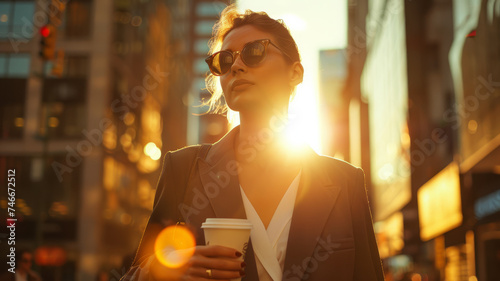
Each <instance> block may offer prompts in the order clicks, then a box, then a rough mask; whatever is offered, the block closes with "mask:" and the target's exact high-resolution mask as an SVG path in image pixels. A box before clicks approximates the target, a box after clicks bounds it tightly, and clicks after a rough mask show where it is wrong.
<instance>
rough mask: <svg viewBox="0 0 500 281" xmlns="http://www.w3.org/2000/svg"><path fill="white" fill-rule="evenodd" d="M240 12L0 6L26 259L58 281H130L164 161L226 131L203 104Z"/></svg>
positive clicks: (6, 162) (8, 153) (122, 2)
mask: <svg viewBox="0 0 500 281" xmlns="http://www.w3.org/2000/svg"><path fill="white" fill-rule="evenodd" d="M228 2H229V1H194V0H193V1H183V0H178V1H166V0H165V1H161V0H119V1H92V0H75V1H57V0H52V1H0V85H1V90H0V93H1V94H0V95H1V97H2V103H1V104H0V118H1V122H0V167H1V168H2V169H3V171H7V170H8V169H15V170H16V195H15V197H16V204H15V210H16V218H17V219H18V221H17V225H16V246H18V247H21V246H26V247H31V248H33V249H35V263H34V268H35V269H36V271H38V272H40V274H41V276H42V278H43V279H44V280H55V281H57V280H75V279H76V280H95V279H96V278H97V276H99V277H100V278H101V277H102V278H109V279H111V278H114V279H115V280H118V279H119V278H120V277H121V276H122V275H123V274H124V273H125V272H126V270H127V269H128V266H129V265H130V263H131V262H132V258H133V257H134V255H135V250H136V249H137V246H138V244H139V241H140V238H141V236H142V232H143V230H144V227H145V225H146V223H147V219H148V218H149V215H150V213H151V210H152V206H153V199H154V196H155V189H156V184H157V181H158V177H159V174H160V167H161V160H162V156H163V155H164V153H165V152H166V151H169V150H175V149H178V148H181V147H183V146H185V145H188V144H195V143H201V142H213V141H215V140H217V139H219V138H220V136H222V135H223V134H224V133H225V132H226V130H227V121H226V120H225V118H224V117H222V116H217V115H213V114H207V115H202V116H196V115H195V114H197V113H202V112H205V111H206V109H207V108H202V107H194V105H197V104H199V103H200V102H199V100H200V99H201V98H203V97H206V96H207V95H209V94H208V92H207V91H206V90H203V88H204V81H203V78H204V75H205V74H206V71H208V68H207V67H206V64H205V63H204V61H203V59H204V58H205V56H206V55H207V52H208V47H207V43H208V38H209V37H210V35H211V33H212V30H211V28H212V26H213V24H214V22H215V20H216V19H217V16H218V14H220V12H221V11H222V9H223V8H224V7H225V6H226V5H227V3H228ZM54 44H55V46H54ZM6 176H7V174H6V172H5V173H2V175H1V176H0V178H1V179H2V181H4V182H6ZM8 202H9V201H8V198H7V193H6V192H4V193H2V194H1V195H0V207H1V210H2V214H6V213H7V207H8ZM2 217H3V215H2ZM5 222H6V220H2V223H1V224H2V225H3V227H4V229H6V228H5ZM7 234H8V233H2V234H1V235H3V236H2V241H3V240H4V238H5V237H7ZM1 247H2V252H3V253H6V252H7V248H6V247H7V244H6V243H2V246H1ZM5 266H6V265H5V264H4V265H2V269H4V267H5Z"/></svg>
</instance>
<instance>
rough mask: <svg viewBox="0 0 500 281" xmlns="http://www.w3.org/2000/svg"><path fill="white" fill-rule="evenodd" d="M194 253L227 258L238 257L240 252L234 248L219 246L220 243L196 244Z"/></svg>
mask: <svg viewBox="0 0 500 281" xmlns="http://www.w3.org/2000/svg"><path fill="white" fill-rule="evenodd" d="M194 254H195V255H196V254H199V255H203V256H206V257H228V258H238V257H240V256H241V253H240V252H238V251H237V250H236V249H233V248H229V247H225V246H221V245H208V246H196V249H195V253H194Z"/></svg>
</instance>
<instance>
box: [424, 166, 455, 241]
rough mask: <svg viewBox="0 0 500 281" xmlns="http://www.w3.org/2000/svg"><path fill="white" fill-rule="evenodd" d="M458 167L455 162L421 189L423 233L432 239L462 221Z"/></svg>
mask: <svg viewBox="0 0 500 281" xmlns="http://www.w3.org/2000/svg"><path fill="white" fill-rule="evenodd" d="M459 173H460V172H459V168H458V165H457V164H456V163H455V162H452V163H451V164H449V165H448V166H446V168H444V169H443V170H442V171H441V172H439V173H438V174H437V175H435V176H434V177H433V178H432V179H430V180H429V181H428V182H427V183H425V184H424V185H423V186H422V187H421V188H420V189H419V190H418V195H417V196H418V214H419V217H420V237H421V238H422V240H423V241H427V240H429V239H432V238H434V237H436V236H438V235H440V234H443V233H445V232H447V231H449V230H451V229H453V228H455V227H457V226H460V225H461V224H462V204H461V202H460V177H459Z"/></svg>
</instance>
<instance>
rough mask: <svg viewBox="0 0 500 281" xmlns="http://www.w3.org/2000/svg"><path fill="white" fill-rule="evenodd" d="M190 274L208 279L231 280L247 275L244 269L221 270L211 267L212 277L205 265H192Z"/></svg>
mask: <svg viewBox="0 0 500 281" xmlns="http://www.w3.org/2000/svg"><path fill="white" fill-rule="evenodd" d="M188 271H189V276H197V277H200V278H203V280H205V279H207V280H210V279H212V280H213V279H216V280H231V279H234V278H239V277H242V276H244V275H245V273H244V271H243V270H237V271H234V270H231V271H228V270H220V269H213V268H211V269H210V271H211V273H212V275H211V277H210V275H209V274H208V272H207V268H203V267H192V268H190V269H189V270H188Z"/></svg>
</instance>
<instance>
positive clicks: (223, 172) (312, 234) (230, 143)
mask: <svg viewBox="0 0 500 281" xmlns="http://www.w3.org/2000/svg"><path fill="white" fill-rule="evenodd" d="M239 129H240V125H238V126H236V127H234V128H233V129H231V130H230V131H229V132H228V133H226V134H225V135H224V136H223V137H222V138H221V139H220V140H219V141H217V142H215V143H213V144H212V147H211V149H210V150H209V152H208V154H207V157H206V159H201V158H199V159H198V160H199V161H198V169H199V172H200V179H201V182H202V184H203V189H204V191H205V193H206V194H205V195H206V196H207V198H208V200H209V202H210V205H211V207H212V209H213V210H214V213H215V215H216V217H218V218H242V219H246V214H245V208H244V205H243V200H242V198H241V192H240V188H239V180H238V175H237V173H235V172H234V171H235V170H234V166H233V165H235V163H236V158H235V153H234V150H235V148H234V140H235V137H237V136H238V134H239ZM301 147H302V148H303V149H301V150H300V151H301V154H300V159H301V161H302V174H301V177H300V182H299V187H298V190H297V197H296V201H295V205H294V210H293V215H292V222H291V225H290V233H289V236H288V243H287V250H286V257H285V267H284V274H283V276H284V277H285V276H286V274H287V271H288V272H291V268H292V266H294V265H295V266H301V265H302V264H303V259H304V258H306V257H310V256H312V255H313V251H314V248H315V246H316V244H317V243H318V239H319V238H320V237H321V232H322V230H323V228H324V225H325V223H326V220H327V218H328V215H327V214H329V213H330V212H331V210H332V208H333V206H334V205H335V201H336V200H337V197H338V195H339V192H340V190H341V188H340V185H339V184H338V183H335V182H333V181H332V179H330V177H329V174H328V173H327V172H328V171H326V170H325V168H324V167H325V165H320V164H321V163H322V162H323V161H324V159H322V158H321V156H319V155H318V154H317V153H316V152H315V151H314V150H313V149H312V148H311V147H310V146H309V145H303V146H301ZM322 160H323V161H322ZM304 230H307V232H306V231H304ZM247 261H248V262H247ZM245 262H247V270H246V273H247V275H246V276H245V278H244V280H257V278H258V277H257V272H256V267H255V260H254V254H253V250H252V248H251V241H250V244H249V247H248V251H247V257H246V258H245ZM249 263H250V265H249ZM302 274H303V272H302ZM302 274H301V275H302ZM297 277H298V278H299V279H301V276H297Z"/></svg>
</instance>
